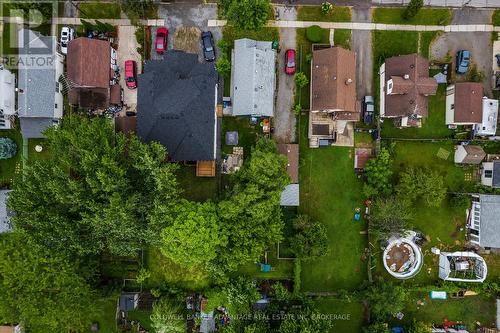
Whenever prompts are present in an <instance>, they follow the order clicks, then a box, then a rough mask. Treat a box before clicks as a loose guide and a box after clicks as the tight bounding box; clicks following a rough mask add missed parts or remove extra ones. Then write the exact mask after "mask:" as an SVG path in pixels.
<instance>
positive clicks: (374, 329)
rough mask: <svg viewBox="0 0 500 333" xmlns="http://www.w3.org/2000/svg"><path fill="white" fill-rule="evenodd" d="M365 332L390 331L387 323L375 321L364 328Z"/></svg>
mask: <svg viewBox="0 0 500 333" xmlns="http://www.w3.org/2000/svg"><path fill="white" fill-rule="evenodd" d="M363 333H390V331H389V329H388V328H387V324H384V323H375V324H371V325H370V326H367V327H364V328H363Z"/></svg>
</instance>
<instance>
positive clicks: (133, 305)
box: [118, 293, 139, 312]
mask: <svg viewBox="0 0 500 333" xmlns="http://www.w3.org/2000/svg"><path fill="white" fill-rule="evenodd" d="M138 304H139V294H138V293H123V294H121V295H120V301H119V304H118V306H119V307H120V311H125V312H126V311H131V310H135V309H137V306H138Z"/></svg>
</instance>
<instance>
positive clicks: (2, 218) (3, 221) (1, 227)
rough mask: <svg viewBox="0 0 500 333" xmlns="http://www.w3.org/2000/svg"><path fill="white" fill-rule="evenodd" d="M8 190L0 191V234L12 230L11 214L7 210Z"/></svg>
mask: <svg viewBox="0 0 500 333" xmlns="http://www.w3.org/2000/svg"><path fill="white" fill-rule="evenodd" d="M9 192H10V190H0V233H2V232H7V231H10V230H12V226H11V224H10V217H11V216H12V212H11V211H10V210H9V209H8V208H7V204H6V203H7V197H8V195H9Z"/></svg>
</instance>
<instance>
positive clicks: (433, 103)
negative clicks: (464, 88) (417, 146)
mask: <svg viewBox="0 0 500 333" xmlns="http://www.w3.org/2000/svg"><path fill="white" fill-rule="evenodd" d="M445 100H446V85H444V84H441V85H439V87H438V91H437V94H436V95H435V96H429V104H428V110H429V115H428V117H427V118H424V119H423V121H422V127H420V128H415V127H413V128H396V127H395V126H394V123H393V121H392V120H391V119H385V120H384V122H383V123H382V131H381V135H382V137H384V138H407V139H434V138H451V137H452V135H453V130H450V129H448V127H447V126H446V124H445V115H446V109H445Z"/></svg>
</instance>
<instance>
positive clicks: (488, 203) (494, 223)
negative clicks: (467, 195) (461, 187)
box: [467, 194, 500, 250]
mask: <svg viewBox="0 0 500 333" xmlns="http://www.w3.org/2000/svg"><path fill="white" fill-rule="evenodd" d="M499 216H500V195H491V194H478V195H473V196H472V207H471V208H470V209H469V211H468V216H467V229H468V239H469V241H470V242H471V243H472V244H474V245H476V246H479V247H481V248H483V249H485V250H489V249H500V219H499V218H498V217H499Z"/></svg>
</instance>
